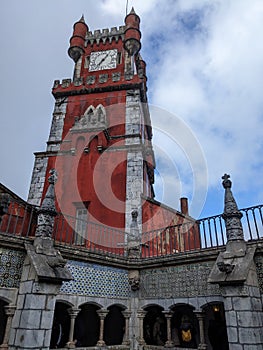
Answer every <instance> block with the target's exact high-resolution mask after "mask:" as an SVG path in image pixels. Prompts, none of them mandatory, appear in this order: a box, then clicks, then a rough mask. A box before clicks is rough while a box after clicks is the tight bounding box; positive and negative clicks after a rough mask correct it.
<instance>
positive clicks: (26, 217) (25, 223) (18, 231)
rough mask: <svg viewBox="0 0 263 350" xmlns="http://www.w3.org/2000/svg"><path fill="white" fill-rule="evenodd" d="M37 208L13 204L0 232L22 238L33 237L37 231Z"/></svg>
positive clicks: (3, 219) (0, 226) (0, 224)
mask: <svg viewBox="0 0 263 350" xmlns="http://www.w3.org/2000/svg"><path fill="white" fill-rule="evenodd" d="M36 223H37V216H36V208H35V207H34V206H32V205H30V204H28V205H26V204H21V203H17V202H12V203H11V204H10V205H9V208H8V213H7V214H5V215H3V216H2V218H1V222H0V232H1V233H7V234H11V235H16V236H20V237H26V238H27V237H33V236H34V235H35V231H36Z"/></svg>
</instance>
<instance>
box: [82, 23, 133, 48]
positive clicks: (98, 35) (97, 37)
mask: <svg viewBox="0 0 263 350" xmlns="http://www.w3.org/2000/svg"><path fill="white" fill-rule="evenodd" d="M125 29H126V26H120V27H119V28H117V27H112V28H110V29H109V28H104V29H102V30H100V29H97V30H94V32H91V31H88V32H87V34H86V40H85V46H88V45H91V46H92V45H94V44H97V45H99V44H100V43H103V44H105V43H106V41H108V42H109V43H112V41H113V40H115V41H116V42H118V41H119V40H120V39H121V40H124V33H125Z"/></svg>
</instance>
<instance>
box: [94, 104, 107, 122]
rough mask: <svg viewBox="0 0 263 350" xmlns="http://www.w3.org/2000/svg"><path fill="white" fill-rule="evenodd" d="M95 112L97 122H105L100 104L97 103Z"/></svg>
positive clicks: (103, 111) (103, 110)
mask: <svg viewBox="0 0 263 350" xmlns="http://www.w3.org/2000/svg"><path fill="white" fill-rule="evenodd" d="M96 113H97V119H98V123H105V120H106V117H105V115H106V113H105V109H104V107H103V106H102V105H98V106H97V108H96Z"/></svg>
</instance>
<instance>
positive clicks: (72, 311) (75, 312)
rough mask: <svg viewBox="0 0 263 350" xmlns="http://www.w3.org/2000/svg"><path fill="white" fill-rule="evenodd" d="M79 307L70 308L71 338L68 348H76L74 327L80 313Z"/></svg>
mask: <svg viewBox="0 0 263 350" xmlns="http://www.w3.org/2000/svg"><path fill="white" fill-rule="evenodd" d="M79 311H80V310H79V309H78V308H70V309H69V310H68V313H69V316H70V329H69V339H68V342H67V348H69V349H74V348H75V347H76V346H75V343H74V338H73V337H74V328H75V320H76V317H77V316H78V313H79Z"/></svg>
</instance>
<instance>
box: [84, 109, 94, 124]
mask: <svg viewBox="0 0 263 350" xmlns="http://www.w3.org/2000/svg"><path fill="white" fill-rule="evenodd" d="M95 113H96V109H95V107H94V106H92V105H91V106H89V107H88V108H87V109H86V112H85V113H84V118H85V119H86V120H87V123H88V125H89V124H93V123H95V122H96V117H95Z"/></svg>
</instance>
